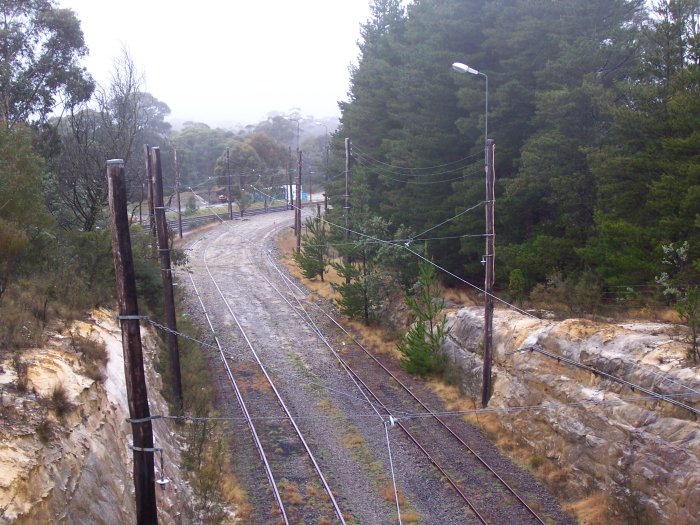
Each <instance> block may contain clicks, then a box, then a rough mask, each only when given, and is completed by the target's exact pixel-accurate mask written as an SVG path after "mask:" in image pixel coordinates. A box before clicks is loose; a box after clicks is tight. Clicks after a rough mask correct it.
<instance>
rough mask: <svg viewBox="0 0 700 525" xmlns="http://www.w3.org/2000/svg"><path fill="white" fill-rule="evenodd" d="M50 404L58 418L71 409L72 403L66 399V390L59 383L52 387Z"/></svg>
mask: <svg viewBox="0 0 700 525" xmlns="http://www.w3.org/2000/svg"><path fill="white" fill-rule="evenodd" d="M50 406H51V408H52V410H53V411H54V412H55V413H56V416H58V417H59V418H62V417H64V416H65V415H66V414H68V413H70V412H71V411H72V410H73V404H72V403H71V402H70V400H69V399H68V391H67V390H66V387H64V386H63V385H62V384H61V383H59V384H57V385H55V386H54V387H53V391H52V392H51V400H50Z"/></svg>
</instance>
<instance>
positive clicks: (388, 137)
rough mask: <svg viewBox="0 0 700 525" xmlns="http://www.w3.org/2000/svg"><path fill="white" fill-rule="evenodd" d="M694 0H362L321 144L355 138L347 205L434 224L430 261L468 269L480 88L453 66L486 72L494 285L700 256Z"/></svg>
mask: <svg viewBox="0 0 700 525" xmlns="http://www.w3.org/2000/svg"><path fill="white" fill-rule="evenodd" d="M648 9H651V11H649V10H648ZM699 13H700V2H698V0H660V1H658V2H655V3H654V5H653V7H651V8H648V7H647V6H646V3H645V2H643V1H642V0H594V1H590V2H580V1H577V0H562V1H559V2H550V1H548V0H494V1H492V2H481V1H478V0H415V1H414V2H411V3H409V4H408V5H406V4H405V3H402V2H399V1H398V0H375V1H374V2H373V3H372V18H371V19H370V20H369V21H368V22H367V23H366V24H365V25H364V26H363V28H362V40H361V42H360V43H359V48H360V60H359V64H358V65H357V66H356V67H355V68H354V69H353V70H352V75H351V89H350V93H349V101H348V102H346V103H342V104H341V111H342V116H341V128H340V130H339V131H338V133H336V135H335V142H334V150H335V152H336V153H337V154H339V153H341V151H342V144H341V137H349V138H350V139H351V141H352V161H353V162H352V168H351V169H352V176H351V191H350V193H351V195H352V197H351V203H352V207H353V210H352V211H351V215H353V216H355V217H357V215H358V213H360V211H359V210H363V211H362V212H363V213H364V210H368V211H369V212H371V213H374V214H378V215H380V216H381V217H384V218H385V219H386V220H388V221H389V224H390V225H392V226H390V232H391V231H392V230H391V229H392V228H394V229H396V228H398V227H399V225H402V224H403V225H404V226H406V227H409V228H410V229H412V230H413V231H417V232H422V231H426V230H430V233H431V235H430V237H431V239H430V240H429V241H428V245H427V246H428V248H427V249H428V253H429V255H430V257H432V258H433V259H434V260H435V261H436V263H438V264H439V265H441V266H443V267H445V269H447V270H449V271H450V272H452V273H455V274H456V275H459V276H461V277H462V278H464V279H465V280H470V281H478V280H479V279H480V278H481V275H483V273H482V272H483V270H482V268H481V264H480V260H481V255H482V253H483V249H484V248H483V237H479V234H480V233H483V231H484V227H483V222H484V219H483V207H479V204H480V203H483V199H484V181H483V162H484V160H483V145H484V129H485V127H486V121H485V111H484V106H485V96H486V93H485V87H486V86H485V84H484V78H483V76H472V75H466V76H464V75H459V74H458V73H455V72H454V71H452V69H451V67H450V65H451V64H452V63H453V62H457V61H458V62H464V63H467V64H469V65H470V66H471V67H472V68H474V69H477V70H478V71H480V72H481V73H483V74H484V75H487V76H488V80H489V84H488V97H489V98H488V102H489V112H488V131H489V138H492V139H494V140H495V143H496V161H495V167H496V174H497V204H496V232H497V233H496V235H497V253H498V260H499V265H498V268H497V279H498V280H499V282H500V285H501V286H504V287H505V286H507V283H508V280H509V275H510V273H511V272H513V271H516V274H517V275H518V279H519V280H520V281H521V282H523V283H526V286H527V287H532V286H534V285H535V284H537V283H538V282H539V283H543V282H545V281H546V278H547V276H548V275H552V274H554V273H555V272H561V273H562V274H563V275H564V276H571V277H572V278H578V277H577V276H579V275H582V274H583V273H585V272H588V271H593V272H594V273H595V274H596V275H597V276H598V278H600V279H601V280H602V281H603V282H604V283H605V284H607V285H609V286H618V285H629V284H648V283H651V282H653V280H654V276H655V275H657V274H658V272H659V271H660V268H661V266H660V261H661V258H662V257H661V246H662V245H664V244H668V243H670V242H678V241H680V240H685V239H688V240H689V241H690V245H691V251H692V250H698V251H696V252H694V255H697V254H698V253H700V238H699V237H700V235H699V233H700V232H698V226H697V224H698V221H697V220H696V218H697V217H698V214H700V208H699V207H698V206H700V205H698V202H700V200H698V198H697V197H698V196H699V195H700V189H699V188H700V186H699V184H700V178H699V175H700V171H699V170H700V162H699V160H700V159H699V158H698V155H699V151H700V149H699V148H698V136H700V102H698V101H700V96H698V95H700V92H699V91H700V70H699V68H698V66H699V61H700V50H699V38H698V27H699V22H698V16H699ZM339 156H341V155H336V157H339ZM332 171H334V172H336V173H339V172H341V171H342V170H341V169H336V170H332ZM343 185H344V180H343V179H342V178H340V177H338V178H336V180H334V181H333V182H331V184H330V186H331V190H330V191H329V193H330V194H332V195H339V196H341V198H342V196H343V195H344V193H345V192H344V188H343ZM342 206H343V204H342V200H339V199H338V198H337V197H336V201H335V208H336V209H337V210H341V209H342ZM472 207H474V209H473V211H471V212H467V210H470V209H472ZM353 222H354V221H353ZM443 223H444V224H443ZM437 225H440V226H439V227H436V226H437ZM419 237H420V236H419ZM448 280H449V278H448Z"/></svg>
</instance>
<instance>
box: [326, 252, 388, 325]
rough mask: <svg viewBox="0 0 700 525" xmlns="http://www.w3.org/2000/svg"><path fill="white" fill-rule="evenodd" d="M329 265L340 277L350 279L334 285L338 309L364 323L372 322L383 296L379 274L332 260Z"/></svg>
mask: <svg viewBox="0 0 700 525" xmlns="http://www.w3.org/2000/svg"><path fill="white" fill-rule="evenodd" d="M331 266H333V268H335V270H336V271H337V272H338V275H339V276H340V277H342V278H349V279H350V282H349V283H347V282H345V283H342V284H338V285H334V288H335V290H336V291H337V292H338V293H339V294H340V299H338V300H337V301H336V306H337V307H338V310H340V312H341V313H342V314H344V315H347V316H348V317H349V318H350V319H355V320H358V321H362V322H363V323H365V324H366V325H369V324H371V323H373V322H374V321H375V320H376V317H377V313H378V312H379V309H380V306H381V299H382V297H383V295H382V288H381V282H380V280H379V276H378V275H377V274H376V273H363V272H362V271H361V269H360V268H361V267H358V266H356V265H354V264H346V263H337V262H333V263H331Z"/></svg>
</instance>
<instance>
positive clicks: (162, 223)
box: [150, 148, 182, 415]
mask: <svg viewBox="0 0 700 525" xmlns="http://www.w3.org/2000/svg"><path fill="white" fill-rule="evenodd" d="M150 159H151V163H150V164H151V172H152V173H153V175H154V176H155V181H154V184H153V187H154V189H155V212H156V229H157V232H158V254H159V255H160V273H161V277H162V279H163V308H164V310H165V321H166V324H167V326H168V328H169V329H170V331H169V332H168V360H169V361H170V380H171V382H172V389H173V391H172V394H173V404H174V405H175V413H176V414H178V415H180V414H182V379H181V376H180V348H179V346H178V342H177V335H175V333H176V332H177V320H176V316H175V298H174V295H173V275H172V270H171V268H170V243H169V242H168V222H167V221H166V219H165V205H164V201H163V171H162V169H161V165H160V148H151V157H150Z"/></svg>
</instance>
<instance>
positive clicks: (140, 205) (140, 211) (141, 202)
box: [139, 182, 143, 225]
mask: <svg viewBox="0 0 700 525" xmlns="http://www.w3.org/2000/svg"><path fill="white" fill-rule="evenodd" d="M139 224H140V225H143V182H142V183H141V200H140V201H139Z"/></svg>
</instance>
